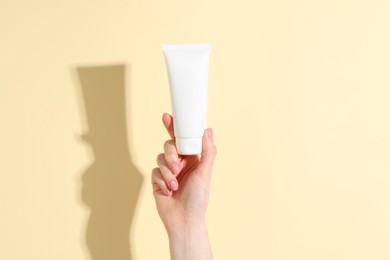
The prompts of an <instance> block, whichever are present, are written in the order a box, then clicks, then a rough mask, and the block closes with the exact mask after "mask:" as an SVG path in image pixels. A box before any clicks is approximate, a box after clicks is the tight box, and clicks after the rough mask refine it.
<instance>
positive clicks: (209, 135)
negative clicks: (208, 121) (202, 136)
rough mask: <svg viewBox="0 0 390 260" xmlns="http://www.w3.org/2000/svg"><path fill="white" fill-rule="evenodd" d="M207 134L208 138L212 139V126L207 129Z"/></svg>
mask: <svg viewBox="0 0 390 260" xmlns="http://www.w3.org/2000/svg"><path fill="white" fill-rule="evenodd" d="M207 136H208V138H209V139H213V129H212V128H210V129H208V131H207Z"/></svg>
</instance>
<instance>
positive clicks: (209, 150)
mask: <svg viewBox="0 0 390 260" xmlns="http://www.w3.org/2000/svg"><path fill="white" fill-rule="evenodd" d="M216 155H217V147H216V146H215V144H214V134H213V129H212V128H208V129H206V130H205V131H204V134H203V140H202V155H201V158H200V163H199V165H198V170H199V172H200V174H209V173H211V170H212V168H213V164H214V159H215V156H216Z"/></svg>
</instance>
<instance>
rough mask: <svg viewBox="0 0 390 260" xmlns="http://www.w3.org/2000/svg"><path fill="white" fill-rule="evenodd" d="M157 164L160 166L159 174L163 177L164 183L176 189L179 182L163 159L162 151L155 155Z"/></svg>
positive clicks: (173, 189)
mask: <svg viewBox="0 0 390 260" xmlns="http://www.w3.org/2000/svg"><path fill="white" fill-rule="evenodd" d="M157 165H158V167H159V168H160V172H161V175H162V177H163V178H164V181H165V183H166V185H167V186H168V187H169V188H170V189H171V190H172V191H175V190H177V189H178V188H179V183H178V182H177V179H176V177H175V176H174V175H173V173H172V172H171V170H170V169H169V167H168V164H167V161H166V160H165V155H164V154H163V153H162V154H159V155H158V156H157Z"/></svg>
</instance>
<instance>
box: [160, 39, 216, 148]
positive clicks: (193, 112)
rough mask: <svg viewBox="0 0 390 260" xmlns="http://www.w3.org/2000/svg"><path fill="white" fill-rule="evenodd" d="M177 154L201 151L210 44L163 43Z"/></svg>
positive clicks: (204, 126) (204, 123)
mask: <svg viewBox="0 0 390 260" xmlns="http://www.w3.org/2000/svg"><path fill="white" fill-rule="evenodd" d="M162 49H163V53H164V56H165V61H166V64H167V71H168V78H169V86H170V92H171V104H172V114H173V120H174V130H175V139H176V148H177V150H178V153H179V154H182V155H192V154H200V153H202V137H203V132H204V130H205V128H206V114H207V88H208V69H209V60H210V51H211V44H209V43H198V44H164V45H163V46H162Z"/></svg>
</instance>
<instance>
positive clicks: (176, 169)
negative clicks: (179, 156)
mask: <svg viewBox="0 0 390 260" xmlns="http://www.w3.org/2000/svg"><path fill="white" fill-rule="evenodd" d="M172 172H173V174H178V173H179V172H180V167H179V165H178V164H177V163H174V164H173V165H172Z"/></svg>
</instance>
